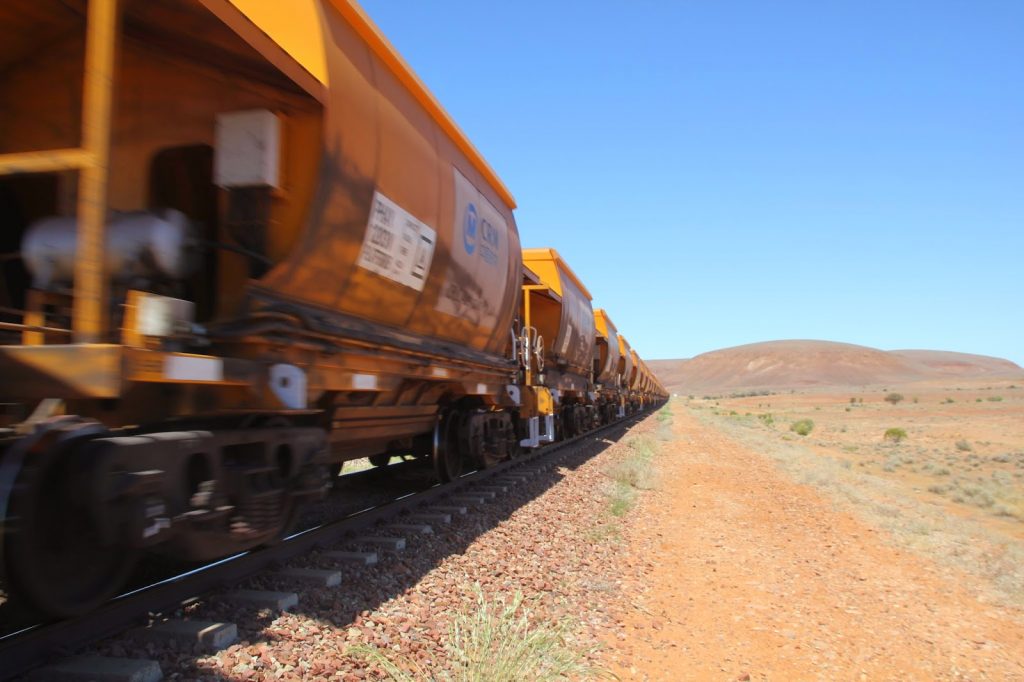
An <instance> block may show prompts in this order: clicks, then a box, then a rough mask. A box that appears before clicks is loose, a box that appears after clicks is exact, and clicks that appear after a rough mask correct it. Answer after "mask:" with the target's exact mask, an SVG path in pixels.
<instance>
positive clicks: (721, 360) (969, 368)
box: [647, 341, 1024, 392]
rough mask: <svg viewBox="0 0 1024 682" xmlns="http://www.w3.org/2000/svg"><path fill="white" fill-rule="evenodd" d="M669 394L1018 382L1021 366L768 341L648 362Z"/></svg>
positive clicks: (958, 356)
mask: <svg viewBox="0 0 1024 682" xmlns="http://www.w3.org/2000/svg"><path fill="white" fill-rule="evenodd" d="M647 364H648V365H649V366H650V368H651V369H652V370H653V371H654V373H655V374H656V375H657V376H658V378H659V379H660V380H661V382H662V383H663V384H664V385H665V387H666V388H668V389H669V390H670V391H673V390H675V391H689V392H693V391H724V390H730V391H731V390H740V389H748V390H749V389H779V388H811V387H817V386H821V387H825V386H868V385H872V384H899V383H907V382H912V381H927V380H931V379H942V378H959V379H966V378H970V379H983V378H992V379H996V378H1002V379H1021V380H1024V369H1022V368H1021V367H1020V366H1019V365H1017V364H1015V363H1013V362H1010V361H1009V360H1003V359H1001V358H993V357H988V356H985V355H971V354H968V353H953V352H949V351H934V350H895V351H883V350H878V349H877V348H868V347H867V346H857V345H854V344H850V343H836V342H833V341H766V342H763V343H752V344H748V345H745V346H735V347H733V348H723V349H721V350H716V351H711V352H710V353H704V354H702V355H698V356H696V357H694V358H690V359H688V360H649V361H648V362H647Z"/></svg>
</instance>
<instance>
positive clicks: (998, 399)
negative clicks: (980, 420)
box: [985, 395, 1003, 403]
mask: <svg viewBox="0 0 1024 682" xmlns="http://www.w3.org/2000/svg"><path fill="white" fill-rule="evenodd" d="M985 400H987V401H989V402H990V403H998V402H1002V400H1003V396H1001V395H990V396H989V397H987V398H985Z"/></svg>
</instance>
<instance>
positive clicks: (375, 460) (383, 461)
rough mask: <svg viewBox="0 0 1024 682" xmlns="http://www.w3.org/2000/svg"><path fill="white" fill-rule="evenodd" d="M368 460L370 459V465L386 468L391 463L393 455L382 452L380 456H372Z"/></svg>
mask: <svg viewBox="0 0 1024 682" xmlns="http://www.w3.org/2000/svg"><path fill="white" fill-rule="evenodd" d="M367 459H369V460H370V464H372V465H373V466H375V467H386V466H387V465H388V463H389V462H390V461H391V455H389V454H388V453H386V452H382V453H381V454H379V455H370V456H369V457H367Z"/></svg>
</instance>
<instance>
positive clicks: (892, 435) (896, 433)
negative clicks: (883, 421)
mask: <svg viewBox="0 0 1024 682" xmlns="http://www.w3.org/2000/svg"><path fill="white" fill-rule="evenodd" d="M882 438H884V439H885V440H887V441H892V442H893V443H899V442H900V441H903V440H906V438H907V432H906V431H904V430H903V429H899V428H891V429H886V430H885V434H884V435H883V436H882Z"/></svg>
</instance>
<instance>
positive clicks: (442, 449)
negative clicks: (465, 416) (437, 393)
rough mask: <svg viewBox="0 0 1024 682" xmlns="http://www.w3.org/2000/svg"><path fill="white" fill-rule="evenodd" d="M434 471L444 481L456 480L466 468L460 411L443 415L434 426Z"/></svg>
mask: <svg viewBox="0 0 1024 682" xmlns="http://www.w3.org/2000/svg"><path fill="white" fill-rule="evenodd" d="M433 459H434V473H435V474H437V479H438V480H439V481H441V482H442V483H447V482H448V481H451V480H454V479H456V478H458V477H459V476H461V475H462V472H463V471H464V469H465V458H464V457H463V456H462V452H461V450H460V448H459V413H458V412H450V413H448V414H446V415H444V416H442V417H441V418H440V419H439V420H438V422H437V425H435V426H434V453H433Z"/></svg>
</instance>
